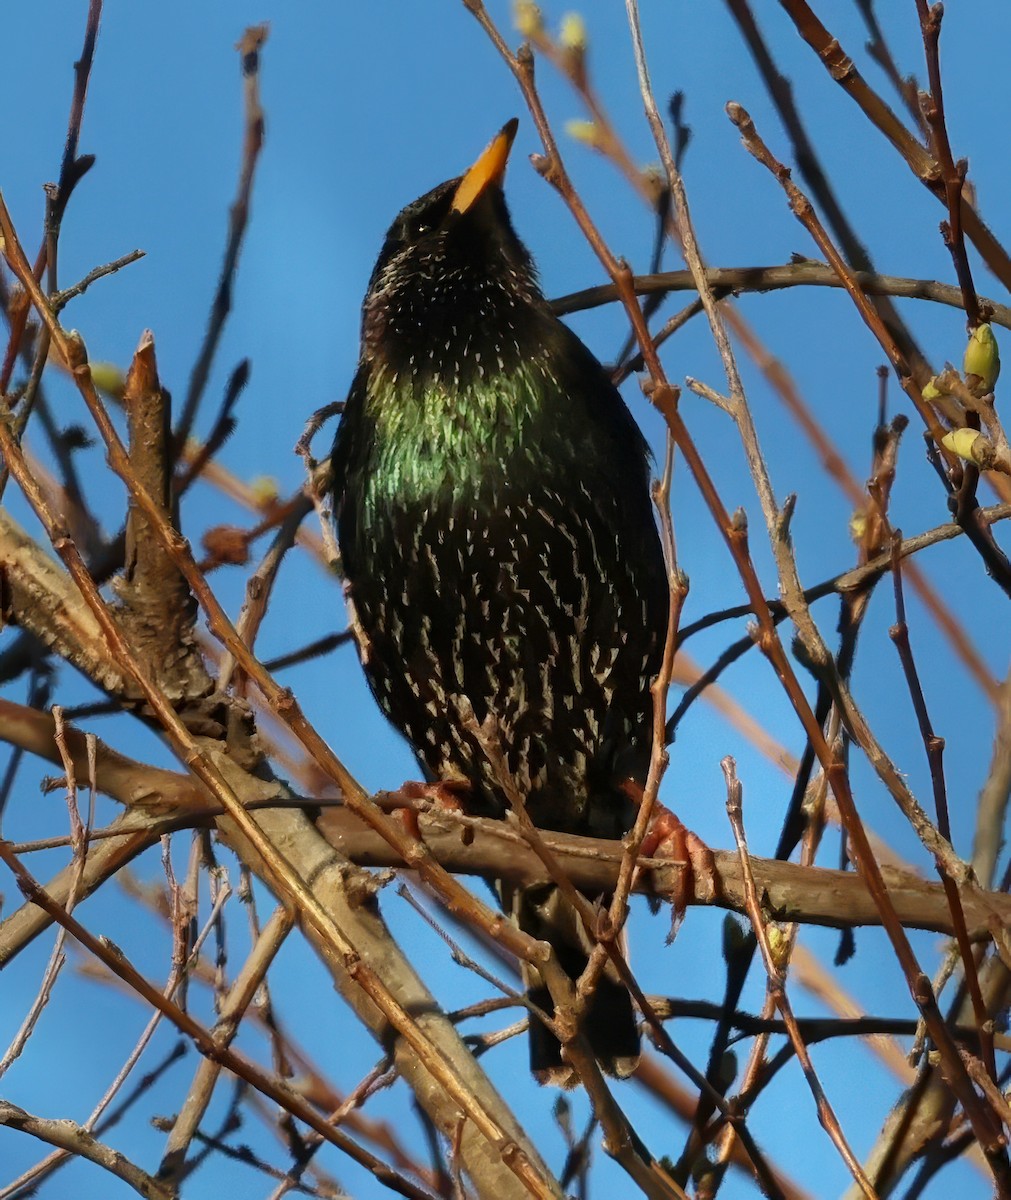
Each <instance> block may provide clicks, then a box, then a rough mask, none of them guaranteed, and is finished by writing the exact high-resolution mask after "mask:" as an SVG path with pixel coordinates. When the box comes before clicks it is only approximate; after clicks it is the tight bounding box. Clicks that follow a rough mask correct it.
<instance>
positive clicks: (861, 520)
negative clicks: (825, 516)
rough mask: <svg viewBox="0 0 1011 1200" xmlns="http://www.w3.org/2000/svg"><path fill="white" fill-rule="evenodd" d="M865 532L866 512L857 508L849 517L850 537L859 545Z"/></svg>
mask: <svg viewBox="0 0 1011 1200" xmlns="http://www.w3.org/2000/svg"><path fill="white" fill-rule="evenodd" d="M866 532H867V513H865V512H864V510H863V509H862V508H858V509H857V510H856V511H855V512H854V513H853V516H852V517H850V537H851V538H852V539H853V540H854V541H855V542H856V543H857V544H858V545H859V544H860V542H862V541H863V540H864V534H865V533H866Z"/></svg>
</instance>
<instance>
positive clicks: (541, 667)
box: [332, 121, 669, 1084]
mask: <svg viewBox="0 0 1011 1200" xmlns="http://www.w3.org/2000/svg"><path fill="white" fill-rule="evenodd" d="M516 126H517V122H516V121H510V122H509V124H507V125H506V126H505V128H504V129H503V130H502V131H501V133H499V134H498V136H497V137H496V138H495V139H494V140H493V141H492V143H491V144H490V146H489V147H488V148H487V149H486V150H485V151H484V152H483V154H482V155H481V156H480V157H479V158H478V160H477V162H476V163H475V164H474V165H473V166H472V167H471V168H470V170H469V171H467V172H466V174H464V175H463V176H462V177H460V178H457V179H451V180H449V181H448V182H446V183H442V184H440V185H439V186H438V187H436V188H434V189H433V190H432V191H430V192H427V193H426V194H425V195H424V196H422V197H421V198H420V199H419V200H416V201H414V203H413V204H409V205H408V206H407V207H406V208H405V209H404V210H403V211H402V212H401V213H400V214H399V216H398V217H397V218H396V220H395V221H394V222H393V224H392V226H391V227H390V230H389V232H388V234H387V236H386V241H385V243H384V244H383V248H382V251H381V252H380V255H379V260H378V262H377V263H376V266H375V269H374V270H373V272H372V278H371V280H370V282H369V287H368V292H367V294H366V296H365V302H364V306H363V312H362V340H361V357H360V360H359V364H358V371H357V374H356V376H355V380H354V383H353V385H352V388H351V392H350V395H349V397H348V400H347V404H346V406H345V410H344V414H343V417H342V419H341V422H340V425H339V428H338V432H337V437H336V441H335V443H334V448H333V458H332V461H333V470H334V480H335V483H334V501H335V511H336V514H337V531H338V540H339V543H340V548H341V554H342V559H343V567H344V572H345V579H346V584H347V594H348V601H349V605H350V606H351V607H352V609H353V621H352V624H353V627H354V628H355V630H356V636H357V640H358V646H359V650H360V654H361V659H362V663H363V665H364V669H365V673H366V676H367V678H368V681H369V684H370V686H371V688H372V691H373V693H374V695H375V697H376V700H377V701H378V703H379V706H380V708H381V709H382V710H383V712H384V713H385V714H386V716H387V717H388V718H389V719H390V721H391V722H392V723H393V725H394V726H395V727H396V728H397V729H398V730H399V731H400V732H401V733H402V734H403V735H404V737H405V738H406V739H407V740H408V742H409V743H410V745H411V747H412V749H413V750H414V753H415V754H416V755H417V757H418V760H419V762H420V764H421V767H422V769H423V771H424V773H425V776H426V779H427V780H429V781H446V782H449V783H450V784H453V785H456V786H457V787H463V788H464V789H465V795H466V800H465V804H466V808H467V810H468V811H469V812H471V813H473V814H475V815H493V816H503V815H504V814H505V812H506V811H507V810H508V807H509V806H508V803H507V800H506V792H505V790H504V788H503V783H502V771H501V763H500V764H499V766H498V768H496V766H495V765H494V764H493V763H492V762H491V761H490V758H489V755H488V753H487V746H486V744H483V743H482V741H481V739H480V738H479V737H478V736H477V734H476V733H475V730H474V722H475V721H476V723H477V725H479V726H480V725H482V724H485V728H486V729H487V728H488V727H489V726H490V727H491V728H492V729H493V730H494V733H495V736H496V738H497V740H498V743H499V745H500V746H501V749H502V752H503V757H504V761H505V765H506V768H507V772H508V777H509V779H510V781H511V783H512V784H514V785H515V788H516V789H518V791H519V793H520V795H521V796H522V798H523V800H524V802H525V805H526V810H527V812H528V813H529V815H530V817H531V818H532V820H533V822H534V823H535V824H536V825H537V826H539V827H542V828H544V829H551V830H560V831H564V832H569V833H579V834H586V835H590V836H597V837H607V838H613V837H619V836H620V835H621V834H622V833H623V832H624V831H625V830H626V829H627V828H628V827H629V825H630V823H631V820H632V815H633V814H632V813H631V812H630V803H629V800H628V798H627V792H626V788H627V781H629V780H631V781H633V783H635V782H637V783H639V784H641V783H642V782H643V780H644V779H645V774H646V769H647V764H648V760H649V753H650V744H651V733H650V731H651V720H650V714H651V699H650V693H649V685H650V682H651V680H652V678H653V676H654V675H655V674H656V672H657V670H658V669H659V664H660V658H661V654H662V648H663V638H664V631H665V628H666V622H667V611H668V603H669V601H668V589H667V577H666V571H665V567H664V559H663V553H662V550H661V545H660V540H659V537H658V534H657V529H656V524H655V521H654V516H653V510H652V506H651V502H650V493H649V470H650V466H649V452H648V449H647V446H646V443H645V441H644V439H643V437H642V435H641V433H640V432H639V429H638V427H637V426H636V424H635V421H634V420H633V418H632V416H631V414H630V413H629V411H628V409H627V408H626V407H625V404H624V402H623V401H622V399H621V397H620V395H619V394H618V392H617V390H616V389H615V387H614V386H613V385H612V383H611V381H610V379H609V378H608V375H607V373H606V372H605V371H604V370H603V368H602V367H601V365H600V363H599V362H598V361H597V360H596V359H595V358H594V357H593V355H592V354H591V353H590V351H589V350H588V349H587V348H586V347H585V346H584V345H583V343H582V342H581V341H580V340H579V338H577V337H576V335H575V334H574V333H572V332H571V330H569V329H568V328H567V327H566V326H565V325H563V324H562V323H561V321H559V320H558V319H557V318H556V317H555V316H554V315H553V313H552V311H551V309H550V307H549V305H548V303H547V301H546V300H545V298H544V296H543V294H542V293H541V290H540V288H539V286H538V283H537V276H536V272H535V269H534V266H533V264H532V262H531V259H530V255H529V254H528V252H527V250H526V249H525V247H524V246H523V244H522V242H521V241H520V240H519V238H518V237H517V236H516V234H515V232H514V230H513V226H512V222H511V220H510V217H509V212H508V210H507V208H506V203H505V199H504V196H503V193H502V182H503V178H504V175H505V168H506V160H507V158H508V154H509V150H510V147H511V145H512V141H513V138H514V136H515V133H516ZM486 723H487V724H486ZM503 903H504V905H505V906H506V907H507V908H508V909H511V910H512V912H513V914H514V916H515V918H516V919H517V920H518V921H519V923H520V925H521V927H522V928H523V929H525V930H527V931H528V932H529V933H531V934H533V935H535V936H536V937H539V938H543V939H545V940H548V941H550V942H551V944H552V946H553V947H554V949H555V951H556V953H557V956H558V959H559V961H560V962H561V964H562V966H563V967H564V969H565V970H566V971H567V972H568V973H569V975H570V976H572V977H573V978H576V977H578V975H579V974H580V972H581V971H582V969H583V968H584V967H585V965H586V961H587V955H588V952H589V950H590V949H591V948H592V944H593V942H592V938H591V937H590V936H589V935H588V934H587V933H586V931H585V930H584V928H583V926H582V924H581V922H580V921H579V919H578V918H577V917H576V915H575V913H574V912H573V911H572V909H571V906H570V905H568V904H567V903H565V902H564V901H563V900H562V898H561V896H560V894H559V893H558V890H557V889H556V888H555V887H554V886H544V887H540V888H536V889H530V888H526V889H515V888H514V889H509V888H503ZM527 984H528V988H529V991H530V996H531V998H532V999H533V1000H534V1001H535V1002H536V1003H537V1004H538V1005H540V1006H541V1007H542V1008H543V1009H544V1010H545V1011H546V1012H548V1013H549V1014H550V1013H551V1012H552V1005H551V1000H550V998H549V996H548V993H547V989H546V988H545V987H544V985H543V983H542V981H541V980H540V978H539V977H538V976H536V975H534V977H533V978H528V979H527ZM582 1032H583V1033H584V1034H585V1035H586V1037H587V1038H588V1040H589V1043H590V1046H591V1048H592V1049H593V1051H594V1053H595V1054H596V1056H597V1058H598V1060H599V1061H600V1063H601V1065H602V1066H603V1067H604V1069H605V1070H607V1071H609V1072H610V1073H612V1074H615V1075H618V1076H626V1075H628V1074H629V1073H631V1071H632V1070H634V1068H635V1065H636V1063H637V1062H638V1058H639V1035H638V1030H637V1027H636V1020H635V1014H634V1010H633V1007H632V1002H631V998H630V996H629V994H628V992H627V991H626V990H625V988H624V986H623V985H622V984H621V983H620V982H619V981H618V979H617V976H616V975H615V974H614V973H613V971H612V969H611V968H609V970H608V971H607V972H605V974H604V975H603V976H602V978H601V979H600V982H599V984H598V987H597V990H596V992H595V994H594V997H593V1001H592V1003H591V1005H590V1006H589V1008H588V1011H587V1012H586V1013H585V1016H584V1021H583V1026H582ZM530 1046H531V1067H532V1069H533V1071H534V1074H535V1076H536V1077H537V1078H538V1079H540V1080H541V1081H542V1082H552V1083H557V1084H566V1083H570V1082H572V1076H571V1072H570V1070H569V1068H568V1066H567V1065H566V1064H565V1063H563V1061H562V1058H561V1054H560V1046H559V1043H558V1042H557V1040H556V1039H555V1038H554V1037H553V1036H552V1035H551V1034H550V1032H549V1031H548V1030H547V1028H546V1027H545V1026H544V1025H543V1023H542V1022H540V1021H537V1020H532V1021H531V1042H530Z"/></svg>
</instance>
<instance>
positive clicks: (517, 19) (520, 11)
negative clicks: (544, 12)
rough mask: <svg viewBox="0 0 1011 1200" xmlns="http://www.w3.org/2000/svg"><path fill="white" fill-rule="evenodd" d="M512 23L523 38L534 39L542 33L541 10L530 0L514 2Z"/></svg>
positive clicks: (542, 19) (542, 20)
mask: <svg viewBox="0 0 1011 1200" xmlns="http://www.w3.org/2000/svg"><path fill="white" fill-rule="evenodd" d="M513 22H514V24H515V25H516V28H517V30H518V31H519V33H520V34H522V36H523V37H525V38H535V37H537V36H539V35H540V34H542V33H543V32H544V18H543V17H542V16H541V10H540V9H539V8H538V7H537V5H536V4H533V3H532V2H531V0H516V4H515V5H514V6H513Z"/></svg>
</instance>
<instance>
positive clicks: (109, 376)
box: [91, 362, 125, 400]
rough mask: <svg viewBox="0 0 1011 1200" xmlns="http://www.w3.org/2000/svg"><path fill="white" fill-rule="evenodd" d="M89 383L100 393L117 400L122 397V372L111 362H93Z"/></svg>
mask: <svg viewBox="0 0 1011 1200" xmlns="http://www.w3.org/2000/svg"><path fill="white" fill-rule="evenodd" d="M91 382H92V383H93V384H94V385H95V387H97V388H98V390H99V391H100V392H105V393H106V395H107V396H113V397H114V398H115V399H117V400H119V399H121V398H122V395H123V384H124V382H125V381H124V379H123V372H122V371H121V370H120V369H119V367H117V366H116V364H115V363H111V362H93V363H92V364H91Z"/></svg>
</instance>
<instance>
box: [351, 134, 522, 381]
mask: <svg viewBox="0 0 1011 1200" xmlns="http://www.w3.org/2000/svg"><path fill="white" fill-rule="evenodd" d="M517 125H518V122H517V121H516V120H515V118H514V119H513V120H511V121H509V122H508V123H507V124H506V125H504V126H503V128H502V130H501V131H500V132H499V133H498V134H496V136H495V137H494V138H493V139H492V141H491V143H490V144H489V145H488V146H487V148H486V149H485V150H484V151H483V152H482V154H481V155H480V157H479V158H478V159H477V161H476V162H475V163H474V165H473V166H472V167H471V168H470V169H469V170H468V171H466V172H465V173H464V174H463V175H461V176H459V177H458V178H456V179H450V180H447V181H446V182H445V183H441V184H439V186H438V187H436V188H433V189H432V190H431V191H430V192H426V194H425V195H424V196H422V197H420V199H418V200H415V201H414V202H413V203H412V204H408V205H407V207H406V208H404V209H403V210H402V211H401V212H400V213H399V214H398V216H397V218H396V220H395V221H394V222H393V224H392V225H391V226H390V228H389V231H388V233H387V235H386V240H385V242H384V243H383V248H382V251H381V252H380V254H379V258H378V260H377V262H376V265H375V268H374V269H373V272H372V278H371V280H370V281H369V289H368V293H367V295H366V297H365V305H364V309H363V341H364V345H365V349H366V353H367V354H377V353H378V354H380V355H381V356H383V357H386V358H392V359H393V360H394V361H393V363H391V365H394V366H396V367H398V368H399V367H402V366H403V365H404V364H405V363H406V362H407V361H408V360H409V361H410V363H411V366H412V367H413V368H414V369H415V370H423V369H424V367H425V362H424V361H422V360H423V359H428V360H430V362H429V365H430V366H431V368H432V369H433V370H436V371H442V370H444V369H447V368H452V366H453V362H454V361H455V360H456V359H457V357H458V356H459V354H461V353H466V351H467V347H468V345H469V344H470V343H472V342H473V341H474V340H475V339H477V340H478V341H482V340H484V339H483V337H482V335H481V332H480V331H481V330H482V329H485V330H487V331H489V332H490V331H491V330H492V329H493V328H494V329H497V330H498V331H499V332H501V333H507V332H508V331H509V327H510V325H512V324H513V323H514V322H513V318H512V316H511V314H515V320H516V321H519V322H520V323H521V324H522V323H523V320H524V318H523V315H522V310H523V309H524V308H525V307H526V308H529V307H530V306H531V305H533V306H537V305H540V304H543V298H542V296H541V293H540V289H539V288H538V286H537V281H536V273H535V270H534V267H533V264H532V262H531V259H530V255H529V253H528V252H527V250H526V247H525V246H524V245H523V243H522V242H521V241H520V240H519V238H518V237H517V236H516V233H515V231H514V229H513V226H512V221H511V220H510V218H509V210H508V208H507V207H506V202H505V197H504V195H503V192H502V183H503V180H504V178H505V170H506V164H507V162H508V158H509V151H510V149H511V147H512V143H513V139H514V137H515V136H516V129H517ZM447 343H449V344H448V345H447Z"/></svg>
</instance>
